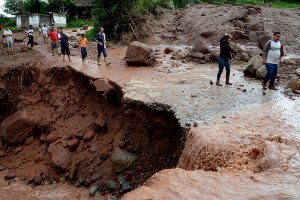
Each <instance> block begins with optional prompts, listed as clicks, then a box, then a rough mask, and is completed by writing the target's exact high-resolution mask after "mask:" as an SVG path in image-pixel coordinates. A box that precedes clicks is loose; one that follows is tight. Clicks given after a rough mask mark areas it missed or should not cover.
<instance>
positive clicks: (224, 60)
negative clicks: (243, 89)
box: [216, 33, 234, 86]
mask: <svg viewBox="0 0 300 200" xmlns="http://www.w3.org/2000/svg"><path fill="white" fill-rule="evenodd" d="M230 41H231V35H229V34H227V33H226V34H225V35H224V36H223V37H222V38H221V39H220V54H219V57H218V64H219V71H218V74H217V82H216V85H217V86H222V84H221V83H220V79H221V75H222V73H223V70H224V67H225V69H226V82H225V84H226V85H232V83H230V82H229V78H230V60H231V58H232V55H231V53H232V52H234V51H233V49H231V47H230Z"/></svg>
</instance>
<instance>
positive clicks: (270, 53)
mask: <svg viewBox="0 0 300 200" xmlns="http://www.w3.org/2000/svg"><path fill="white" fill-rule="evenodd" d="M279 39H280V32H274V33H273V38H272V40H269V41H268V42H267V43H266V44H265V46H264V49H263V63H262V64H264V65H265V66H266V68H267V74H266V76H265V77H264V79H263V83H262V87H263V89H264V90H267V89H268V88H269V89H271V90H277V88H276V87H275V79H276V76H277V72H278V66H279V64H281V58H282V57H283V55H284V53H283V46H282V44H281V43H280V42H279ZM230 42H231V35H229V34H225V35H224V36H223V37H222V38H221V39H220V54H219V57H218V64H219V71H218V74H217V81H216V85H217V86H222V84H221V83H220V79H221V75H222V73H223V70H224V67H225V69H226V81H225V84H226V85H232V83H231V82H229V79H230V61H231V58H232V53H236V52H235V51H234V50H233V49H232V48H231V46H230ZM269 81H270V82H269ZM268 82H269V85H268V87H267V83H268Z"/></svg>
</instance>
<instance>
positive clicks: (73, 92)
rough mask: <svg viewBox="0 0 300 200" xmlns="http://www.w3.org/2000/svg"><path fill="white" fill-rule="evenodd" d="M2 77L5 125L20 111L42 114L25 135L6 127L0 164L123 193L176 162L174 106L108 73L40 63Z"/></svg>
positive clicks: (25, 174)
mask: <svg viewBox="0 0 300 200" xmlns="http://www.w3.org/2000/svg"><path fill="white" fill-rule="evenodd" d="M1 84H2V85H3V86H2V87H3V89H5V91H7V93H8V94H9V98H8V100H7V104H8V105H10V106H8V107H7V108H6V110H4V111H3V110H1V113H0V116H1V119H2V121H1V122H2V124H1V126H3V127H5V126H8V125H6V124H7V123H4V122H5V119H6V118H7V117H9V116H11V115H16V114H18V112H25V111H26V113H27V114H30V116H37V117H38V120H35V121H34V123H29V124H28V123H25V122H24V123H25V124H26V125H27V124H28V126H22V127H23V128H27V127H29V128H30V129H26V133H24V134H23V133H22V135H23V136H24V137H22V140H18V141H15V140H7V137H8V134H10V132H6V131H4V132H3V131H2V132H1V137H2V142H3V147H2V149H1V157H2V158H1V160H2V162H1V164H2V165H3V166H4V167H5V169H8V170H10V171H11V172H13V173H15V174H16V175H17V176H19V177H22V179H23V180H24V181H26V182H27V183H32V184H34V185H39V184H43V183H45V182H48V183H49V182H50V183H51V182H53V181H55V182H57V181H68V182H70V183H72V184H75V185H76V186H80V185H85V186H94V187H95V188H96V190H95V192H96V191H97V190H98V191H99V192H100V193H101V194H105V193H108V192H111V193H113V194H121V193H124V192H126V191H129V190H132V189H134V188H136V187H137V186H138V185H140V184H141V183H143V182H144V181H145V180H146V179H148V178H149V177H150V176H151V175H153V174H154V173H155V172H157V171H159V170H161V169H163V168H170V167H175V166H176V164H177V161H178V159H179V156H180V154H181V150H182V148H183V139H182V138H183V135H182V131H181V128H180V126H179V124H178V122H177V120H176V119H175V117H174V116H173V114H172V113H170V112H169V111H167V110H163V109H161V108H162V107H161V106H159V110H158V109H155V108H149V107H147V106H145V105H143V104H142V103H141V102H138V103H137V102H134V101H129V100H123V99H122V90H121V88H120V87H119V86H118V85H116V84H115V83H113V82H111V81H109V80H107V79H94V78H91V77H88V76H86V75H84V74H82V73H80V72H77V71H75V70H74V69H72V68H71V67H64V68H50V69H45V70H43V69H39V67H35V66H33V67H27V68H26V67H16V68H12V69H7V71H5V70H3V71H2V73H1ZM17 111H18V112H17ZM21 116H23V114H22V115H21ZM21 119H23V118H22V117H20V120H21ZM20 120H15V121H13V120H10V123H9V126H10V127H17V124H18V122H19V121H20ZM12 130H13V129H12ZM9 141H13V143H12V142H9ZM11 160H13V161H14V162H11Z"/></svg>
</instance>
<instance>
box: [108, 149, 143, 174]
mask: <svg viewBox="0 0 300 200" xmlns="http://www.w3.org/2000/svg"><path fill="white" fill-rule="evenodd" d="M137 159H138V156H137V155H135V154H132V153H129V152H127V151H125V150H122V149H120V148H115V150H114V152H113V154H112V170H113V171H114V172H115V173H121V172H123V171H124V170H125V169H127V168H129V167H131V166H132V165H133V164H134V163H135V162H136V161H137Z"/></svg>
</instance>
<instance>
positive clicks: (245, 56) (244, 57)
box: [240, 52, 250, 62]
mask: <svg viewBox="0 0 300 200" xmlns="http://www.w3.org/2000/svg"><path fill="white" fill-rule="evenodd" d="M240 57H241V60H243V61H246V62H248V61H249V59H250V58H249V55H248V54H247V53H246V52H243V53H241V54H240Z"/></svg>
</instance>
